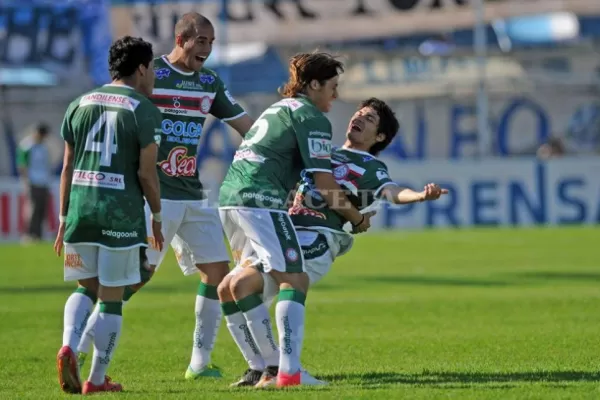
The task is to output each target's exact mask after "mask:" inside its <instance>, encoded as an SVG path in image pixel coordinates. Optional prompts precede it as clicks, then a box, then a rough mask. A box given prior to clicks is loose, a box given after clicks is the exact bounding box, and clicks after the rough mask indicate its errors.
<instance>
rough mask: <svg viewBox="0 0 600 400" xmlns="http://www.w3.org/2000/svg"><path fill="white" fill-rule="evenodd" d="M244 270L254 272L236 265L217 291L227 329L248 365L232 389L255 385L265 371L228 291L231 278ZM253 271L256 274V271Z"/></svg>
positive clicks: (263, 363)
mask: <svg viewBox="0 0 600 400" xmlns="http://www.w3.org/2000/svg"><path fill="white" fill-rule="evenodd" d="M245 269H252V270H254V269H253V268H251V267H249V268H242V266H240V265H238V266H237V267H235V268H234V269H233V270H232V271H231V272H230V273H229V274H228V275H227V276H226V277H225V279H223V281H222V282H221V284H220V285H219V287H218V289H217V290H218V295H219V301H220V302H221V310H222V311H223V316H224V318H225V322H226V324H227V329H228V330H229V333H230V334H231V337H232V338H233V341H234V342H235V344H236V345H237V346H238V348H239V350H240V352H241V353H242V356H243V357H244V359H245V360H246V362H247V363H248V369H247V370H246V371H245V372H244V373H243V374H242V376H241V377H240V379H238V380H237V381H236V382H234V383H232V384H231V385H230V386H232V387H243V386H254V385H256V384H257V383H258V381H259V380H260V377H261V376H262V373H263V371H264V369H265V361H264V360H263V357H262V355H261V354H260V350H259V349H258V346H257V345H256V343H255V342H254V339H253V338H252V334H251V333H250V330H249V329H248V325H247V322H246V318H245V317H244V314H243V313H242V310H241V309H240V308H239V307H238V305H237V304H236V302H235V298H234V296H233V293H232V292H231V289H230V284H231V281H232V278H233V277H234V276H235V275H237V274H240V273H242V272H243V271H244V270H245ZM254 271H255V272H256V273H258V271H256V270H254Z"/></svg>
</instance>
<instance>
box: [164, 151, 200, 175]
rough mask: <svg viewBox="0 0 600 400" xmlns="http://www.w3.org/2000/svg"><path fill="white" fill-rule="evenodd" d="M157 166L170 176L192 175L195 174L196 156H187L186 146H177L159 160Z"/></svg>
mask: <svg viewBox="0 0 600 400" xmlns="http://www.w3.org/2000/svg"><path fill="white" fill-rule="evenodd" d="M158 166H159V167H160V169H161V170H162V172H164V174H165V175H167V176H170V177H179V176H188V177H193V176H195V174H196V157H194V156H188V151H187V148H186V147H183V146H177V147H174V148H173V149H171V151H170V152H169V155H168V156H167V159H166V160H164V161H160V162H159V163H158Z"/></svg>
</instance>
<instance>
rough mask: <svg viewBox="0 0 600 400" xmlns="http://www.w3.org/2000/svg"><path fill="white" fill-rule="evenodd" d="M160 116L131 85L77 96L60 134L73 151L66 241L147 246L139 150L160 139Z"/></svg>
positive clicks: (110, 87)
mask: <svg viewBox="0 0 600 400" xmlns="http://www.w3.org/2000/svg"><path fill="white" fill-rule="evenodd" d="M160 122H161V115H160V112H159V111H158V109H157V108H156V107H155V106H154V105H152V103H151V102H150V100H148V99H147V98H146V97H144V96H143V95H142V94H140V93H138V92H137V91H135V90H134V89H133V88H130V87H128V86H118V85H105V86H103V87H101V88H98V89H95V90H94V91H92V92H89V93H86V94H84V95H83V96H81V97H79V98H77V99H75V101H73V102H72V103H71V104H70V105H69V107H68V109H67V113H66V114H65V118H64V120H63V123H62V128H61V135H62V137H63V139H64V140H65V141H66V142H67V143H68V144H69V145H71V146H72V147H73V149H74V152H75V154H74V156H75V160H74V171H73V180H72V182H71V194H70V196H69V207H68V212H67V218H66V227H65V228H66V229H65V238H64V240H65V242H66V243H86V244H88V243H89V244H97V245H101V246H105V247H110V248H129V247H135V246H146V238H147V237H148V235H147V234H146V223H145V216H144V195H143V192H142V188H141V185H140V181H139V178H138V170H139V167H140V159H139V158H140V149H142V148H144V147H146V146H148V145H150V144H152V143H157V144H158V143H159V142H160V139H161V130H160Z"/></svg>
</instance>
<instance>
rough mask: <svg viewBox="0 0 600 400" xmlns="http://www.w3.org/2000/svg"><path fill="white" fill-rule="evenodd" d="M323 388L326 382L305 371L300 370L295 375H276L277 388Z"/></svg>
mask: <svg viewBox="0 0 600 400" xmlns="http://www.w3.org/2000/svg"><path fill="white" fill-rule="evenodd" d="M298 385H305V386H323V385H327V382H325V381H322V380H319V379H317V378H315V377H314V376H312V375H311V374H309V373H308V372H307V371H306V370H305V369H301V370H300V371H298V372H296V373H295V374H286V373H283V372H280V373H279V374H277V387H287V386H298Z"/></svg>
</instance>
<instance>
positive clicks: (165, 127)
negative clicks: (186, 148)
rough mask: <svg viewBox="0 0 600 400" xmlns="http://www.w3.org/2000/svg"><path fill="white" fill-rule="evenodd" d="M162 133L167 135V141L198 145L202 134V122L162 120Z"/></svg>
mask: <svg viewBox="0 0 600 400" xmlns="http://www.w3.org/2000/svg"><path fill="white" fill-rule="evenodd" d="M161 129H162V133H163V134H164V135H166V136H167V142H169V143H178V144H190V145H194V146H196V145H198V143H199V141H200V136H202V124H201V123H197V122H183V121H173V120H170V119H168V118H165V119H163V120H162V124H161Z"/></svg>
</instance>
